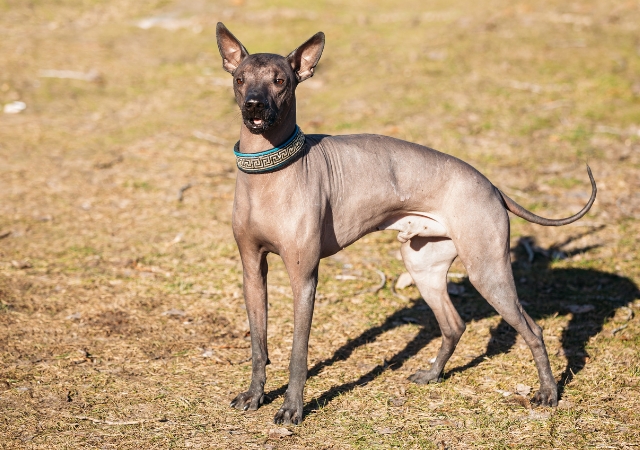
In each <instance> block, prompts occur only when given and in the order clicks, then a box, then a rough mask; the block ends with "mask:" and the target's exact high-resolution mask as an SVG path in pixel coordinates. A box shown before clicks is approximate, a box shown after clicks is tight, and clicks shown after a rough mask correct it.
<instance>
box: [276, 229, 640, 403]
mask: <svg viewBox="0 0 640 450" xmlns="http://www.w3.org/2000/svg"><path fill="white" fill-rule="evenodd" d="M580 236H581V235H579V236H574V237H572V238H570V239H568V240H567V241H565V242H563V243H561V244H559V245H556V246H554V247H552V248H549V249H541V248H539V247H537V246H536V245H535V241H534V239H533V238H530V237H525V238H521V239H520V241H519V243H518V245H517V247H516V248H514V249H513V253H512V254H514V255H515V258H514V262H513V263H512V267H513V274H514V278H515V280H516V284H517V286H518V295H519V298H520V301H521V302H522V303H523V306H524V307H525V310H526V311H527V312H528V313H529V315H530V316H531V317H532V318H533V319H534V320H536V321H538V320H540V319H543V318H546V317H551V316H554V315H559V314H562V315H564V314H568V313H572V316H571V319H570V320H569V324H568V325H567V327H566V328H565V329H564V331H563V332H562V336H561V338H560V342H561V346H562V350H561V351H562V353H563V354H564V356H565V358H566V359H567V364H566V367H565V369H564V371H563V373H562V374H561V376H560V380H559V383H558V384H559V390H560V395H562V392H563V389H564V386H566V385H567V384H568V383H569V382H570V381H571V380H572V378H573V377H575V376H576V375H577V374H578V373H579V372H580V371H581V370H582V369H583V368H584V366H585V364H586V362H587V358H588V356H589V355H588V353H587V351H586V346H587V343H588V341H589V339H590V338H591V337H592V336H595V335H596V334H598V333H599V332H600V331H602V327H603V325H604V323H605V322H606V320H607V318H609V317H612V316H613V315H614V314H615V312H616V311H617V309H618V308H621V307H624V305H626V304H628V303H629V302H631V301H633V300H634V299H635V298H637V297H638V295H639V294H640V293H639V291H638V287H637V286H636V285H635V284H634V283H633V282H632V281H631V280H630V279H628V278H625V277H621V276H618V275H615V274H611V273H606V272H600V271H597V270H590V269H578V268H570V269H553V268H551V267H550V262H551V260H552V259H554V258H561V257H563V256H567V253H565V252H563V251H562V248H563V247H564V246H566V245H567V244H568V243H570V242H572V241H574V240H575V239H577V238H579V237H580ZM592 248H593V247H585V248H580V249H576V250H572V251H571V252H570V254H578V253H583V252H586V251H588V250H590V249H592ZM568 253H569V252H568ZM457 285H458V286H462V287H464V292H465V293H464V294H463V295H462V296H454V295H452V296H451V300H452V302H453V304H454V305H455V307H456V309H457V310H458V313H459V314H460V316H461V317H462V318H463V319H464V320H465V322H469V321H472V320H475V321H477V320H481V319H484V318H488V317H492V316H494V315H496V311H495V310H494V309H493V308H492V307H491V306H490V305H489V304H488V303H487V302H486V301H485V300H484V299H483V298H482V297H481V296H480V294H478V293H477V292H476V291H475V289H474V288H473V287H472V285H471V283H470V282H469V281H468V280H464V281H462V282H460V283H457ZM460 290H461V289H460V288H458V291H460ZM407 323H417V324H419V325H420V331H419V332H418V334H417V335H416V336H415V337H414V338H413V339H412V340H411V341H409V342H408V343H407V344H406V346H405V347H404V348H403V349H402V350H400V351H399V352H398V353H396V354H395V355H394V356H393V357H391V358H390V359H388V360H386V361H385V363H384V365H378V366H376V367H375V368H373V369H371V370H370V371H369V372H367V373H365V374H364V375H362V376H360V377H359V378H357V379H353V380H352V381H349V382H347V383H343V384H340V385H337V386H333V387H332V388H330V389H329V390H328V391H326V392H324V393H322V394H321V395H320V396H318V397H315V398H313V399H311V400H310V401H309V402H307V403H306V404H305V411H304V412H305V415H307V414H309V413H312V412H313V411H315V410H316V409H317V408H318V407H322V406H324V405H326V404H327V403H329V402H331V401H332V400H333V399H334V398H336V397H337V396H339V395H340V394H342V393H345V392H349V391H351V390H353V389H354V388H355V387H356V386H360V385H364V384H367V383H369V382H370V381H372V380H374V379H375V378H377V377H378V376H379V375H381V374H382V373H383V372H384V371H385V370H397V369H399V368H401V367H402V366H403V365H404V363H405V362H406V361H407V360H409V359H410V358H411V357H413V356H415V355H416V354H417V353H418V352H419V351H420V350H422V349H423V348H424V347H425V346H426V345H427V344H429V342H431V341H432V340H433V339H434V338H436V337H438V336H439V335H440V330H439V328H438V324H437V322H436V319H435V317H434V315H433V313H432V312H431V310H430V309H429V307H428V306H427V305H426V303H425V302H424V301H423V300H422V299H421V298H417V299H413V300H411V302H410V304H409V305H408V306H406V307H404V308H401V309H399V310H397V311H396V312H394V313H393V314H392V315H391V316H389V317H388V318H387V319H386V320H385V321H384V323H382V324H380V325H378V326H375V327H372V328H369V329H368V330H366V331H365V332H363V333H362V334H361V335H360V336H358V337H356V338H355V339H352V340H350V341H349V342H347V343H346V344H344V345H342V346H341V347H340V348H338V349H337V350H336V351H335V353H334V354H333V356H332V357H331V358H328V359H325V360H323V361H320V362H318V363H316V364H315V365H314V366H313V367H311V368H310V369H309V372H308V378H311V377H315V376H317V375H318V374H319V373H320V372H321V371H322V370H323V369H324V368H326V367H329V366H331V365H333V364H335V363H337V362H339V361H345V360H347V359H348V358H349V357H350V356H351V355H352V354H353V352H354V351H355V350H356V349H357V348H358V347H361V346H363V345H366V344H367V343H370V342H372V341H375V340H376V339H377V338H378V337H379V336H381V335H382V334H383V333H385V332H387V331H389V330H391V329H393V328H396V327H398V326H403V325H405V324H407ZM516 336H517V333H516V331H515V330H514V329H513V328H512V327H511V326H510V325H508V324H507V323H506V322H505V321H504V319H502V320H501V321H500V323H499V324H498V326H496V327H495V328H493V329H492V330H491V338H490V339H489V342H488V344H487V348H486V351H485V353H484V354H481V355H478V356H477V357H475V358H474V359H473V360H471V361H469V362H468V363H466V364H464V365H462V366H458V367H453V368H449V369H448V370H447V368H446V367H445V377H446V376H450V375H451V374H454V373H458V372H463V371H465V370H469V369H471V368H473V367H475V366H477V365H479V364H480V363H481V362H482V361H483V360H485V358H486V357H491V356H494V355H498V354H501V353H506V352H508V351H509V350H510V349H511V347H512V346H513V345H514V344H515V341H516ZM421 366H422V367H423V368H424V367H427V366H428V362H427V361H424V364H421ZM532 370H533V367H532ZM286 388H287V386H286V385H284V386H281V387H280V388H278V389H275V390H272V391H270V392H268V393H266V396H265V397H266V398H265V400H266V402H267V403H269V402H271V401H273V400H274V399H275V398H277V397H280V396H282V395H283V394H284V392H285V391H286Z"/></svg>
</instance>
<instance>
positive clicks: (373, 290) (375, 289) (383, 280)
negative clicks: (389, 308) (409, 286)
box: [369, 269, 387, 294]
mask: <svg viewBox="0 0 640 450" xmlns="http://www.w3.org/2000/svg"><path fill="white" fill-rule="evenodd" d="M376 272H377V273H378V275H380V284H379V285H377V286H376V287H373V288H371V289H369V292H371V293H372V294H376V293H377V292H378V291H379V290H380V289H382V288H384V285H385V284H387V276H386V275H385V274H384V272H383V271H381V270H378V269H376Z"/></svg>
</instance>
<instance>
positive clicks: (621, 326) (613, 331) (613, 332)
mask: <svg viewBox="0 0 640 450" xmlns="http://www.w3.org/2000/svg"><path fill="white" fill-rule="evenodd" d="M628 326H629V324H628V323H625V324H624V325H620V326H619V327H618V328H614V329H613V330H611V336H613V335H615V334H616V333H617V332H619V331H622V330H624V329H625V328H627V327H628Z"/></svg>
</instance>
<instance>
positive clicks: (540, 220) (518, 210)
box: [498, 165, 598, 227]
mask: <svg viewBox="0 0 640 450" xmlns="http://www.w3.org/2000/svg"><path fill="white" fill-rule="evenodd" d="M587 172H588V173H589V179H590V180H591V198H590V199H589V201H588V202H587V204H586V205H585V206H584V208H582V209H581V210H580V212H579V213H577V214H574V215H573V216H571V217H567V218H566V219H557V220H554V219H545V218H544V217H540V216H536V215H535V214H534V213H532V212H530V211H527V210H526V209H524V208H523V207H522V206H520V205H518V204H517V203H516V202H514V201H513V200H511V199H510V198H509V197H507V196H506V195H505V194H504V192H502V191H501V190H500V189H498V192H499V193H500V196H502V200H503V201H504V205H505V207H506V208H507V210H508V211H511V212H512V213H513V214H515V215H516V216H518V217H522V218H523V219H524V220H528V221H529V222H532V223H537V224H538V225H544V226H547V227H558V226H560V225H567V224H569V223H572V222H575V221H576V220H578V219H580V218H581V217H582V216H584V215H585V214H586V213H587V212H588V211H589V209H591V205H593V202H594V201H595V200H596V193H597V192H598V188H597V187H596V180H594V179H593V175H592V174H591V168H589V166H588V165H587Z"/></svg>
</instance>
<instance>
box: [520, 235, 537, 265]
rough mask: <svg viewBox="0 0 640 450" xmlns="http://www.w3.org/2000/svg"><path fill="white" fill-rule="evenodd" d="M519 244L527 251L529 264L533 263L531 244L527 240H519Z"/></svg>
mask: <svg viewBox="0 0 640 450" xmlns="http://www.w3.org/2000/svg"><path fill="white" fill-rule="evenodd" d="M520 243H521V244H522V246H523V247H524V249H525V250H526V251H527V255H528V256H529V262H533V257H534V254H533V249H532V248H531V243H530V242H529V240H528V239H520Z"/></svg>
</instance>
